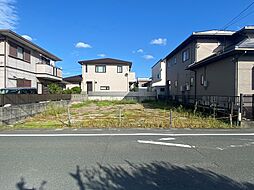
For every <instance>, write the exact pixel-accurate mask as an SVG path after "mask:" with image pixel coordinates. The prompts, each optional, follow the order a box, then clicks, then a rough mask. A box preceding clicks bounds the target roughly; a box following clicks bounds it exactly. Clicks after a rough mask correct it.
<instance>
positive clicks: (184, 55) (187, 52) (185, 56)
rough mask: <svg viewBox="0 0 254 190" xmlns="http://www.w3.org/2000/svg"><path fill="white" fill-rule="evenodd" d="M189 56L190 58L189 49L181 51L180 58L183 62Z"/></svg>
mask: <svg viewBox="0 0 254 190" xmlns="http://www.w3.org/2000/svg"><path fill="white" fill-rule="evenodd" d="M189 58H190V49H187V50H185V51H183V54H182V60H183V62H185V61H187V60H188V59H189Z"/></svg>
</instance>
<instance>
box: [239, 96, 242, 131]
mask: <svg viewBox="0 0 254 190" xmlns="http://www.w3.org/2000/svg"><path fill="white" fill-rule="evenodd" d="M242 111H243V94H240V106H239V109H238V125H239V126H241V122H242Z"/></svg>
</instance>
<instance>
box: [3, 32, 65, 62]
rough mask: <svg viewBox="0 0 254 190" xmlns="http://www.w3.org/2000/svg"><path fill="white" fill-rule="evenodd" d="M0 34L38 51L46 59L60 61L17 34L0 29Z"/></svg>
mask: <svg viewBox="0 0 254 190" xmlns="http://www.w3.org/2000/svg"><path fill="white" fill-rule="evenodd" d="M0 34H2V35H4V36H8V37H9V38H11V39H13V40H16V41H18V42H20V43H22V44H24V45H26V46H27V47H30V48H32V49H34V50H36V51H38V52H39V53H41V54H43V55H45V56H47V57H48V58H50V59H52V60H54V61H62V60H61V59H60V58H58V57H57V56H55V55H53V54H52V53H50V52H48V51H47V50H45V49H43V48H41V47H40V46H38V45H36V44H34V43H33V42H31V41H29V40H27V39H25V38H23V37H22V36H20V35H19V34H17V33H15V32H13V31H12V30H5V29H3V30H1V29H0Z"/></svg>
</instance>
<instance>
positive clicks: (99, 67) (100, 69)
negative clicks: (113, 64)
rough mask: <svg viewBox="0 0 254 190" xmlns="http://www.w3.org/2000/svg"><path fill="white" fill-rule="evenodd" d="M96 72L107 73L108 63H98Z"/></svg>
mask: <svg viewBox="0 0 254 190" xmlns="http://www.w3.org/2000/svg"><path fill="white" fill-rule="evenodd" d="M95 72H96V73H106V65H96V66H95Z"/></svg>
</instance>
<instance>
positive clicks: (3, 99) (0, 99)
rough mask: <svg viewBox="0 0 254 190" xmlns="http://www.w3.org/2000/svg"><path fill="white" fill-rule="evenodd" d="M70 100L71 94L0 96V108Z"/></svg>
mask: <svg viewBox="0 0 254 190" xmlns="http://www.w3.org/2000/svg"><path fill="white" fill-rule="evenodd" d="M60 100H71V94H1V95H0V106H4V105H7V104H11V105H19V104H31V103H38V102H45V101H60Z"/></svg>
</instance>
